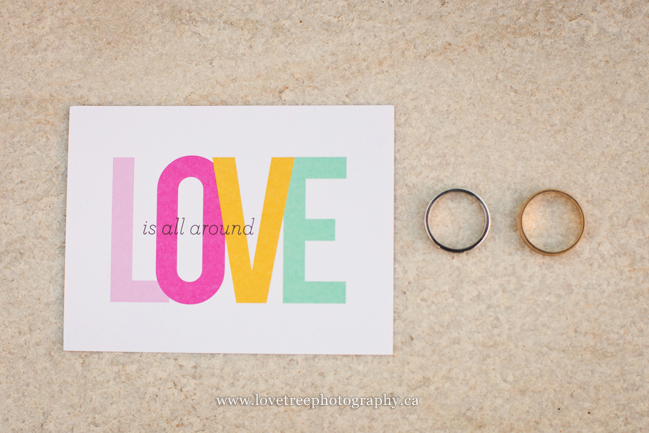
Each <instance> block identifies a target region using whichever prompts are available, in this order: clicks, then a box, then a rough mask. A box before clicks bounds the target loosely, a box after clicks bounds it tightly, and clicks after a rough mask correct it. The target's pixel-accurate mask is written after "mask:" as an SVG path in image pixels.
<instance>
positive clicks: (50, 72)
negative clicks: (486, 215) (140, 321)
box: [0, 0, 649, 432]
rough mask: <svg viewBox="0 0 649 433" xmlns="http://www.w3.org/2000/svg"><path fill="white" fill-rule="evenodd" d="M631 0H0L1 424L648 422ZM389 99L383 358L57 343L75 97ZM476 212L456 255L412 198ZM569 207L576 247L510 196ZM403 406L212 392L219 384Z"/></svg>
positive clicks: (489, 428) (642, 161) (642, 198)
mask: <svg viewBox="0 0 649 433" xmlns="http://www.w3.org/2000/svg"><path fill="white" fill-rule="evenodd" d="M648 38H649V4H648V3H647V2H646V1H634V0H620V1H610V2H606V1H591V0H586V1H583V2H582V1H580V2H578V1H565V2H561V1H553V0H550V1H525V0H523V1H520V0H512V1H496V0H482V1H476V2H471V3H469V2H462V1H454V0H441V1H403V2H398V1H378V0H377V1H350V2H343V1H266V2H257V3H254V2H240V1H230V2H226V1H216V0H210V1H168V2H148V1H128V2H122V1H114V2H104V1H79V2H74V1H70V2H60V1H52V0H45V1H40V2H36V1H31V2H30V1H17V0H14V1H9V0H5V1H1V2H0V86H1V87H0V144H1V147H0V167H1V169H0V173H1V175H0V209H1V223H0V233H1V238H0V242H1V249H0V251H1V252H2V254H1V255H0V345H1V346H0V431H3V432H11V431H53V432H135V431H144V432H160V431H167V430H169V431H171V430H174V431H183V432H195V431H196V432H201V431H205V432H221V431H223V432H226V431H227V432H232V431H253V430H256V431H327V432H330V431H341V432H343V431H360V432H379V431H386V432H392V431H411V432H502V431H517V432H523V431H551V432H559V431H562V432H572V431H574V432H639V431H647V430H649V396H648V395H647V393H648V392H649V368H648V361H649V359H648V355H649V349H648V346H649V311H648V308H649V249H648V248H647V241H648V236H649V202H648V192H649V189H648V186H647V178H648V176H647V167H648V163H649V153H648V150H647V144H648V139H647V134H648V133H649V81H648V78H647V74H648V73H649V69H648V66H649V65H648V64H647V63H648V60H649V42H648ZM277 104H286V105H300V104H307V105H313V104H334V105H335V104H389V105H394V106H395V111H396V131H395V132H396V137H395V149H396V157H395V158H396V160H395V164H396V175H395V186H396V195H395V211H396V218H395V281H394V301H395V312H394V313H395V315H394V326H395V334H394V356H391V357H390V356H388V357H385V356H384V357H378V356H376V357H375V356H358V357H356V356H250V355H188V354H184V355H182V354H122V353H71V352H63V350H62V338H63V292H64V291H63V270H64V251H65V197H66V159H67V156H66V155H67V134H68V130H67V122H68V113H69V107H70V106H71V105H277ZM456 186H459V187H465V188H469V189H471V190H474V191H476V192H477V193H478V194H480V195H481V196H482V198H483V199H485V201H486V202H487V203H488V204H489V206H490V210H491V212H492V217H493V221H494V226H493V228H492V232H491V234H490V236H489V238H488V239H487V240H486V242H485V243H484V244H483V245H481V246H480V248H478V249H476V250H474V251H471V252H469V253H466V254H463V255H455V256H454V255H451V254H448V253H445V252H443V251H441V250H439V249H437V248H435V247H434V245H433V244H432V243H431V242H430V241H429V240H428V239H427V237H426V235H425V232H424V230H423V227H422V226H423V224H422V216H423V211H424V209H425V207H426V205H427V203H428V201H429V200H430V199H431V198H432V197H433V196H434V195H435V194H437V193H438V192H440V191H442V190H444V189H446V188H450V187H456ZM548 187H553V188H559V189H563V190H565V191H567V192H569V193H570V194H572V195H573V196H575V198H577V200H579V201H580V203H581V205H582V207H583V208H584V212H585V214H586V218H587V221H588V225H587V229H586V234H585V237H584V239H583V240H582V242H581V243H580V244H579V245H578V246H577V248H576V249H575V250H574V251H571V252H570V253H569V254H566V255H563V256H560V257H544V256H540V255H537V254H535V253H534V252H532V251H531V250H529V249H528V248H527V247H526V246H525V244H524V243H523V242H522V240H521V239H520V236H519V235H518V232H517V227H516V215H517V213H518V210H519V207H520V205H521V204H522V203H523V202H524V200H525V199H526V198H527V197H528V196H529V195H531V194H532V193H534V192H535V191H538V190H539V189H542V188H548ZM384 392H386V393H388V394H391V395H395V396H401V397H405V396H416V397H418V399H419V401H420V406H418V407H410V408H406V407H398V408H397V409H394V410H392V409H388V408H381V409H379V410H373V409H369V408H361V409H358V410H352V409H349V408H340V407H328V408H319V409H317V410H309V409H306V408H303V407H288V408H277V407H261V408H260V407H257V408H254V407H248V408H243V407H219V406H217V405H216V403H215V397H217V396H250V395H253V394H254V393H259V394H260V395H267V396H275V395H284V394H288V395H293V396H299V395H304V396H309V395H319V394H320V393H324V394H325V395H332V396H336V395H338V394H340V395H343V396H374V395H381V394H382V393H384Z"/></svg>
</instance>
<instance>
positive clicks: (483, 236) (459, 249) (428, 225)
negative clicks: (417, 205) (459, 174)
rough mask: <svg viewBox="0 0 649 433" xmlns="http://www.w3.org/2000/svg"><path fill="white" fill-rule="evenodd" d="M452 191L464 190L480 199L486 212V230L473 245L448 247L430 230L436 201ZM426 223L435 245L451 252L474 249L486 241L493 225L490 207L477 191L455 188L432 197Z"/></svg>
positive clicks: (429, 235) (427, 231) (425, 218)
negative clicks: (432, 210)
mask: <svg viewBox="0 0 649 433" xmlns="http://www.w3.org/2000/svg"><path fill="white" fill-rule="evenodd" d="M451 192H462V193H465V194H468V195H470V196H472V197H473V198H475V199H476V200H478V203H480V206H482V210H483V212H484V216H485V228H484V231H483V232H482V235H481V236H480V239H478V241H477V242H475V243H474V244H473V245H470V246H468V247H466V248H450V247H447V246H446V245H443V244H441V243H440V242H439V241H438V240H437V239H435V236H433V233H432V232H431V230H430V224H429V223H428V218H429V216H430V211H431V209H432V208H433V206H434V205H435V203H436V202H437V200H439V199H440V198H441V197H442V196H444V195H446V194H448V193H451ZM424 225H425V226H426V233H428V237H429V238H430V240H431V241H433V242H434V243H435V245H437V246H438V247H440V248H441V249H443V250H444V251H448V252H450V253H463V252H465V251H469V250H472V249H474V248H475V247H477V246H478V245H480V244H481V243H482V241H484V240H485V239H486V237H487V234H489V228H490V227H491V216H490V215H489V209H488V208H487V205H486V204H485V202H484V201H483V200H482V199H481V198H480V196H478V194H476V193H474V192H472V191H469V190H468V189H463V188H453V189H448V190H446V191H444V192H441V193H439V194H438V195H437V196H436V197H435V198H434V199H432V200H431V201H430V203H429V204H428V207H427V208H426V214H425V215H424Z"/></svg>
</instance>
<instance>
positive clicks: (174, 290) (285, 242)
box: [64, 106, 394, 355]
mask: <svg viewBox="0 0 649 433" xmlns="http://www.w3.org/2000/svg"><path fill="white" fill-rule="evenodd" d="M393 206H394V109H393V107H391V106H337V107H321V106H313V107H72V108H71V109H70V138H69V156H68V198H67V232H66V263H65V330H64V347H65V350H73V351H120V352H194V353H277V354H358V355H360V354H382V355H389V354H392V332H393V330H392V321H393V302H392V300H393V256H394V243H393V224H394V213H393Z"/></svg>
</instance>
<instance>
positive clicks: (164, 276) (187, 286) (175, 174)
mask: <svg viewBox="0 0 649 433" xmlns="http://www.w3.org/2000/svg"><path fill="white" fill-rule="evenodd" d="M188 177H195V178H196V179H198V180H199V181H200V182H201V183H202V184H203V224H207V225H210V224H218V225H221V224H223V219H222V217H221V204H220V202H219V193H218V191H217V189H216V177H215V176H214V164H213V163H212V161H210V160H209V159H206V158H202V157H200V156H183V157H182V158H178V159H176V160H175V161H173V162H172V163H171V164H169V165H168V166H167V168H165V169H164V171H163V172H162V174H161V175H160V180H158V216H157V221H156V224H157V226H158V230H157V231H156V276H157V278H158V284H159V285H160V288H161V289H162V291H163V292H164V293H165V294H166V295H167V296H169V298H170V299H172V300H174V301H176V302H179V303H181V304H200V303H201V302H205V301H207V300H208V299H210V298H211V297H212V296H214V294H215V293H216V292H217V291H218V290H219V288H220V287H221V283H222V282H223V275H224V273H225V237H224V236H222V235H217V236H203V270H202V272H201V276H200V277H199V278H198V279H197V280H196V281H192V282H187V281H183V280H182V279H181V278H180V277H179V276H178V235H176V234H174V233H173V231H172V234H170V235H164V234H162V230H161V228H162V227H164V225H166V224H170V225H171V227H175V225H176V218H177V217H178V186H179V185H180V182H182V181H183V180H184V179H186V178H188Z"/></svg>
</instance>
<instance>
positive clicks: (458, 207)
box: [428, 192, 486, 249]
mask: <svg viewBox="0 0 649 433" xmlns="http://www.w3.org/2000/svg"><path fill="white" fill-rule="evenodd" d="M485 224H486V220H485V214H484V210H483V209H482V206H481V205H480V202H478V200H477V199H476V198H474V197H473V196H471V195H469V194H466V193H463V192H449V193H448V194H444V195H443V196H442V197H440V198H439V199H438V200H437V201H436V202H435V204H434V205H433V207H432V209H431V210H430V213H429V214H428V225H429V226H430V231H431V232H432V233H433V236H435V239H437V241H438V242H439V243H440V244H442V245H444V246H446V247H449V248H453V249H462V248H466V247H470V246H471V245H473V244H474V243H476V242H477V241H478V240H479V239H480V236H482V233H483V232H484V229H485Z"/></svg>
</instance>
